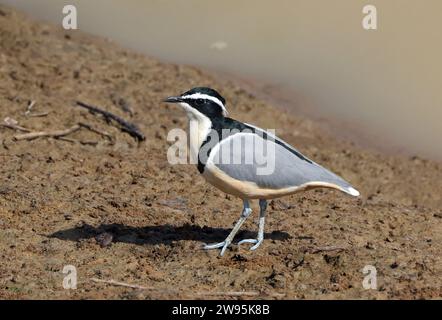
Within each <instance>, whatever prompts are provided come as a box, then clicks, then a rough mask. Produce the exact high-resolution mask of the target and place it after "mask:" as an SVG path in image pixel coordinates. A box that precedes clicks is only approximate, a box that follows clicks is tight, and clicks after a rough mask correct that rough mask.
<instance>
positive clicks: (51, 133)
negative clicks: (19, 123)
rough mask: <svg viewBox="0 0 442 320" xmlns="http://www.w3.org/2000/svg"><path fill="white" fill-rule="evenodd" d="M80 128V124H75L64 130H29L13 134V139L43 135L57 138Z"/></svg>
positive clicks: (27, 138) (30, 138)
mask: <svg viewBox="0 0 442 320" xmlns="http://www.w3.org/2000/svg"><path fill="white" fill-rule="evenodd" d="M80 129H81V126H80V125H78V124H76V125H75V126H72V127H71V128H69V129H65V130H55V131H39V132H29V133H25V134H19V135H16V136H14V140H16V141H20V140H32V139H36V138H43V137H52V138H59V137H64V136H67V135H69V134H71V133H74V132H76V131H78V130H80Z"/></svg>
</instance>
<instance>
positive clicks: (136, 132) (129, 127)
mask: <svg viewBox="0 0 442 320" xmlns="http://www.w3.org/2000/svg"><path fill="white" fill-rule="evenodd" d="M77 105H78V106H80V107H82V108H85V109H87V110H89V111H90V112H92V113H98V114H101V115H103V116H104V117H105V119H106V120H108V121H109V120H114V121H115V122H116V123H118V124H119V125H120V126H121V130H123V131H125V132H127V133H129V134H130V135H131V136H132V137H134V138H135V139H137V140H138V141H144V140H145V139H146V138H145V136H144V134H143V133H142V132H141V131H140V129H138V127H137V126H136V125H135V124H133V123H130V122H127V121H126V120H124V119H123V118H121V117H119V116H117V115H114V114H113V113H110V112H109V111H106V110H102V109H100V108H97V107H94V106H91V105H88V104H86V103H83V102H81V101H77Z"/></svg>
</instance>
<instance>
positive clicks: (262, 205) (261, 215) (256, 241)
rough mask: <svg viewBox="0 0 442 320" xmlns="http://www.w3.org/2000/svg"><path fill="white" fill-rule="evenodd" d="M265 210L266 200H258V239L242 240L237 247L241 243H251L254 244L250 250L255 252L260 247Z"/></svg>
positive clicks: (262, 237) (262, 238)
mask: <svg viewBox="0 0 442 320" xmlns="http://www.w3.org/2000/svg"><path fill="white" fill-rule="evenodd" d="M266 209H267V200H264V199H260V200H259V227H258V238H257V239H244V240H242V241H240V242H238V245H241V244H243V243H251V244H254V246H253V247H251V248H250V250H256V249H258V247H259V246H260V245H261V243H262V241H263V240H264V224H265V217H266Z"/></svg>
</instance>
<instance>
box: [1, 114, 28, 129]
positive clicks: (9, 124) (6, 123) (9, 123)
mask: <svg viewBox="0 0 442 320" xmlns="http://www.w3.org/2000/svg"><path fill="white" fill-rule="evenodd" d="M0 126H2V127H5V128H9V129H12V130H17V131H22V132H31V130H29V129H27V128H24V127H21V126H19V125H18V121H17V120H14V119H12V118H9V117H6V118H5V119H4V120H3V123H0Z"/></svg>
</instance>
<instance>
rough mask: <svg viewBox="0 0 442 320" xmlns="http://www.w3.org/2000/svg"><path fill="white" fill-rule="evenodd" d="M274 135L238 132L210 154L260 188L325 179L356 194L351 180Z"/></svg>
mask: <svg viewBox="0 0 442 320" xmlns="http://www.w3.org/2000/svg"><path fill="white" fill-rule="evenodd" d="M274 138H275V139H277V140H274V139H263V138H262V137H261V136H260V135H257V134H255V133H237V134H235V135H233V136H230V137H229V138H228V139H225V140H223V141H221V143H220V144H219V147H218V148H217V149H216V150H213V153H214V154H213V155H212V154H211V155H210V156H211V158H212V159H213V162H214V164H215V165H216V166H217V167H218V168H219V169H220V170H222V171H223V172H225V173H226V174H227V175H229V176H230V177H232V178H234V179H237V180H241V181H249V182H254V183H256V184H257V185H258V186H259V187H261V188H269V189H283V188H288V187H296V186H301V185H304V184H307V183H310V182H325V183H328V184H333V185H337V186H338V187H340V188H342V189H343V191H345V192H347V193H350V194H353V195H355V194H354V193H355V191H356V190H355V189H354V188H352V186H351V185H350V184H349V183H348V182H346V181H345V180H343V179H342V178H340V177H339V176H337V175H336V174H334V173H332V172H331V171H329V170H327V169H325V168H323V167H321V166H320V165H318V164H317V163H315V162H313V161H311V160H310V159H308V158H306V157H304V156H303V155H302V154H301V153H300V152H299V151H297V150H296V149H294V148H293V147H291V146H290V145H288V144H287V143H285V142H283V141H282V140H279V139H278V138H276V137H274ZM252 141H253V142H252ZM239 146H240V147H239ZM353 190H354V191H353ZM356 192H357V191H356Z"/></svg>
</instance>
